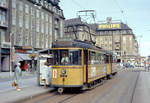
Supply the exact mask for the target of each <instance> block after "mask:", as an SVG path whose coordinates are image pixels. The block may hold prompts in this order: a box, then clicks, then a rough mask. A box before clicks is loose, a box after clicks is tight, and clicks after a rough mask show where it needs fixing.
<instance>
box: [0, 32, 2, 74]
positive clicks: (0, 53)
mask: <svg viewBox="0 0 150 103" xmlns="http://www.w3.org/2000/svg"><path fill="white" fill-rule="evenodd" d="M1 54H2V53H1V31H0V72H1V70H2V69H1Z"/></svg>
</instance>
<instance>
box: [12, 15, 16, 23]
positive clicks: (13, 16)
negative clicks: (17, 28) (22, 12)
mask: <svg viewBox="0 0 150 103" xmlns="http://www.w3.org/2000/svg"><path fill="white" fill-rule="evenodd" d="M12 25H16V16H15V15H12Z"/></svg>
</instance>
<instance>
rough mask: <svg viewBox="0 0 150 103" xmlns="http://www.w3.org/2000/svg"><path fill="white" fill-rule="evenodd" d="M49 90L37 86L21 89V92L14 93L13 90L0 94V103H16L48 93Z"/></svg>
mask: <svg viewBox="0 0 150 103" xmlns="http://www.w3.org/2000/svg"><path fill="white" fill-rule="evenodd" d="M51 90H52V88H43V87H39V86H33V87H27V88H23V89H21V91H16V90H15V89H14V90H12V91H9V92H5V93H0V103H16V102H19V101H21V100H24V99H29V98H33V97H34V96H38V95H41V94H44V93H48V92H50V91H51Z"/></svg>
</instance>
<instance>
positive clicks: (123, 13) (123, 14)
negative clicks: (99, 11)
mask: <svg viewBox="0 0 150 103" xmlns="http://www.w3.org/2000/svg"><path fill="white" fill-rule="evenodd" d="M113 1H114V2H115V3H116V5H117V6H118V8H119V10H120V12H121V14H122V16H123V19H124V20H125V22H126V24H127V20H126V18H125V12H124V10H123V9H122V8H121V6H120V5H119V3H118V1H117V0H113Z"/></svg>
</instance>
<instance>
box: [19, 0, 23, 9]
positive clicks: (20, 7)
mask: <svg viewBox="0 0 150 103" xmlns="http://www.w3.org/2000/svg"><path fill="white" fill-rule="evenodd" d="M19 11H23V4H22V1H19Z"/></svg>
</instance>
